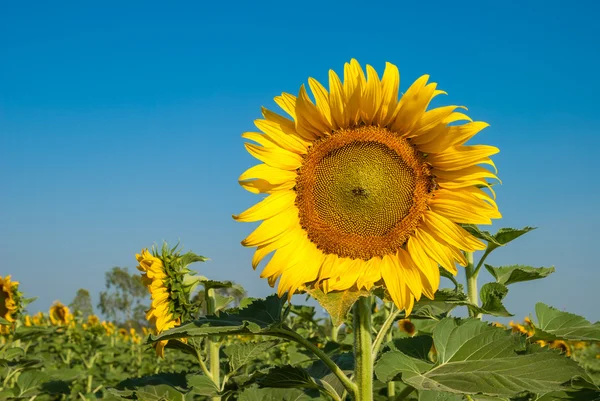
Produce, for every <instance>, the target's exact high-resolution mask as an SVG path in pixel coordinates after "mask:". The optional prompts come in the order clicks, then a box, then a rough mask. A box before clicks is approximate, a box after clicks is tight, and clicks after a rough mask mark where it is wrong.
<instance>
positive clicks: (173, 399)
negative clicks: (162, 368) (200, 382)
mask: <svg viewBox="0 0 600 401" xmlns="http://www.w3.org/2000/svg"><path fill="white" fill-rule="evenodd" d="M135 394H136V395H137V398H138V400H143V401H184V400H185V396H184V394H183V393H181V392H180V391H178V390H177V389H175V388H173V387H171V386H169V385H168V384H157V385H148V386H144V387H141V388H138V389H136V390H135Z"/></svg>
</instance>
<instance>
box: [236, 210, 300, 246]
mask: <svg viewBox="0 0 600 401" xmlns="http://www.w3.org/2000/svg"><path fill="white" fill-rule="evenodd" d="M298 224H299V221H298V209H296V208H295V207H290V208H288V209H286V210H284V211H283V212H281V213H279V214H277V215H275V216H273V217H271V218H269V219H267V220H265V221H263V222H262V223H261V224H260V225H259V226H258V227H257V228H256V229H255V230H254V231H253V232H252V233H251V234H250V235H249V236H248V237H247V238H246V239H245V240H243V241H242V245H244V246H248V247H250V246H261V245H266V244H268V243H270V242H273V241H275V240H276V239H277V238H278V237H279V236H281V235H283V234H284V233H285V232H286V231H288V230H289V229H290V227H294V226H295V225H298Z"/></svg>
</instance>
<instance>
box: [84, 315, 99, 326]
mask: <svg viewBox="0 0 600 401" xmlns="http://www.w3.org/2000/svg"><path fill="white" fill-rule="evenodd" d="M87 324H88V325H89V326H91V327H93V326H98V325H100V319H98V316H96V315H89V316H88V319H87Z"/></svg>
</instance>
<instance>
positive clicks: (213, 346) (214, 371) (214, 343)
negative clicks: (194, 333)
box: [206, 288, 221, 401]
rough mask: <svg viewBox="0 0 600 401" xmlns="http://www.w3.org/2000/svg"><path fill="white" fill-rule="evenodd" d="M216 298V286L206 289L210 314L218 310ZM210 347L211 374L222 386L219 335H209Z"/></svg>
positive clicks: (216, 398) (218, 386) (218, 400)
mask: <svg viewBox="0 0 600 401" xmlns="http://www.w3.org/2000/svg"><path fill="white" fill-rule="evenodd" d="M215 302H216V298H215V290H214V288H209V289H208V290H207V291H206V313H207V314H208V315H214V314H215V312H216V306H215ZM206 343H207V348H208V359H209V361H210V367H209V370H210V375H211V378H212V381H213V383H215V386H216V387H217V388H221V382H220V380H221V361H220V357H219V354H220V351H221V345H220V344H219V341H218V339H217V337H215V336H212V337H209V338H208V339H207V341H206ZM212 401H221V397H219V396H217V397H212Z"/></svg>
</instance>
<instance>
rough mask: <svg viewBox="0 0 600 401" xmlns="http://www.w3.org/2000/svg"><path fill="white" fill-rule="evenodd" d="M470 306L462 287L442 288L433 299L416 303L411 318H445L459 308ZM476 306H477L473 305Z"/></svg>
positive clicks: (422, 299)
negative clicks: (455, 288) (454, 288)
mask: <svg viewBox="0 0 600 401" xmlns="http://www.w3.org/2000/svg"><path fill="white" fill-rule="evenodd" d="M465 305H467V306H469V305H470V303H469V298H468V297H467V295H466V294H465V293H463V292H462V286H461V285H459V286H458V287H457V290H453V289H450V288H441V289H439V290H437V291H436V292H435V296H434V298H433V299H429V298H426V297H422V298H421V299H420V300H419V301H417V302H415V305H414V307H413V311H412V314H411V316H413V317H421V318H435V319H439V318H443V317H446V316H447V315H448V313H449V312H450V311H451V310H452V309H454V308H456V307H457V306H465ZM472 306H475V305H472Z"/></svg>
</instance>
